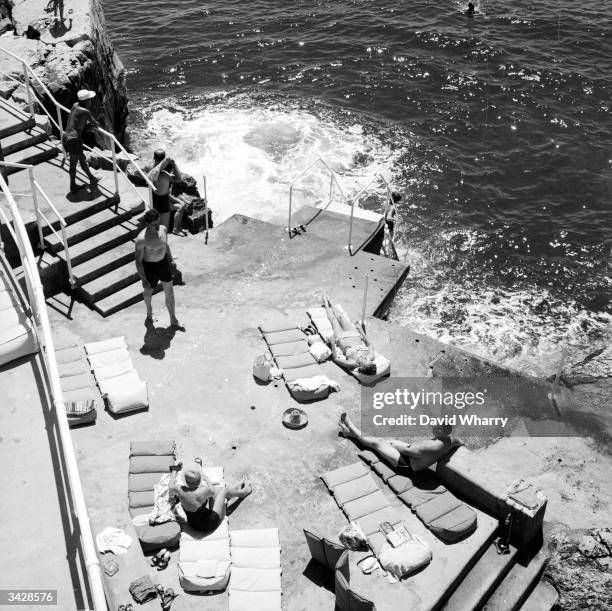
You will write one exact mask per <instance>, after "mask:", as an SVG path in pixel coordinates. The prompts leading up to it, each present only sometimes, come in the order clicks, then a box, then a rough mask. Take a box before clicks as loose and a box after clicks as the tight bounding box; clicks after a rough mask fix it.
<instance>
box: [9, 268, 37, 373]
mask: <svg viewBox="0 0 612 611" xmlns="http://www.w3.org/2000/svg"><path fill="white" fill-rule="evenodd" d="M7 269H8V263H7V262H6V260H5V259H4V257H3V256H2V260H0V367H1V366H2V365H5V364H6V363H10V362H11V361H13V360H15V359H19V358H21V357H23V356H26V355H28V354H34V353H35V352H37V351H38V340H37V338H36V332H35V329H34V326H33V324H32V321H31V320H30V318H29V317H28V316H26V314H25V312H24V309H23V304H22V303H21V301H20V299H19V297H18V294H17V292H16V290H15V287H14V285H13V282H12V281H11V278H10V277H9V275H8V274H9V273H10V272H8V271H6V270H7Z"/></svg>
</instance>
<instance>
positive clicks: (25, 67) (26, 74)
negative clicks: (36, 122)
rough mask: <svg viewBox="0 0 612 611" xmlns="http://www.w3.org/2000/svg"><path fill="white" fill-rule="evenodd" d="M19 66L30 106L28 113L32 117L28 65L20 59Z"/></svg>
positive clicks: (32, 107)
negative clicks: (21, 69)
mask: <svg viewBox="0 0 612 611" xmlns="http://www.w3.org/2000/svg"><path fill="white" fill-rule="evenodd" d="M21 67H22V68H23V81H24V83H25V86H26V90H27V92H28V105H29V107H30V114H31V115H32V118H34V102H33V101H32V91H31V90H30V78H29V76H28V66H27V64H26V63H25V62H24V61H22V62H21Z"/></svg>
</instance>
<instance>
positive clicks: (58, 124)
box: [0, 47, 155, 208]
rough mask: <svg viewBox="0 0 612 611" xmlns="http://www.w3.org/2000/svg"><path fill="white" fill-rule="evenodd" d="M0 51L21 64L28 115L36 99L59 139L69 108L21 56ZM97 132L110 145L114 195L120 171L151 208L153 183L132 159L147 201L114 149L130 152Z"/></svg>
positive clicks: (31, 111)
mask: <svg viewBox="0 0 612 611" xmlns="http://www.w3.org/2000/svg"><path fill="white" fill-rule="evenodd" d="M0 53H1V54H4V55H6V56H8V57H11V58H12V59H14V60H16V61H17V62H19V63H20V64H21V68H22V71H23V79H24V80H23V82H24V85H25V87H26V90H27V96H28V108H29V111H30V116H31V117H32V118H33V119H34V118H35V112H34V100H36V101H37V102H38V106H40V108H41V109H42V111H43V112H44V113H45V114H46V115H47V117H48V118H49V121H50V122H51V124H52V125H53V126H54V127H55V129H56V130H57V132H58V134H59V138H60V140H61V139H62V136H63V134H64V129H63V127H62V112H65V113H67V114H69V113H70V109H69V108H66V107H65V106H63V105H62V104H60V103H59V102H58V101H57V100H56V99H55V98H54V97H53V94H52V93H51V92H50V91H49V89H48V87H47V86H46V85H45V84H44V83H43V82H42V80H41V79H40V78H39V76H38V75H37V74H36V72H34V70H32V68H31V66H30V65H29V64H28V63H27V62H26V61H25V60H24V59H23V58H21V57H19V56H18V55H15V54H14V53H11V52H10V51H7V50H6V49H4V48H2V47H0ZM0 74H2V75H4V76H5V77H6V78H7V79H9V80H12V81H15V82H17V83H21V81H20V80H19V79H16V78H15V77H14V76H11V75H10V74H9V73H8V72H5V71H3V70H0ZM30 78H32V79H33V80H34V81H35V82H36V84H37V85H38V87H40V89H41V90H42V92H43V93H44V94H45V96H46V97H47V99H48V100H49V101H50V102H51V103H52V104H53V106H54V107H55V112H56V115H57V116H56V117H55V118H54V117H52V116H51V113H50V112H49V111H48V110H47V109H46V108H45V105H44V104H43V103H42V102H41V101H40V99H39V98H38V95H37V93H36V90H35V89H34V87H33V86H32V84H31V83H30ZM98 132H100V133H101V134H102V135H103V136H106V138H108V139H109V141H110V147H109V148H110V151H111V155H112V162H113V175H114V180H115V195H119V173H121V174H122V175H123V176H124V177H125V178H126V180H127V181H128V183H129V184H130V185H131V186H132V188H133V190H134V191H135V193H136V195H137V196H138V197H139V198H140V199H142V201H143V203H144V205H145V207H147V208H151V207H152V206H153V191H154V190H155V185H154V184H153V183H152V182H151V180H150V179H149V177H148V176H147V175H146V174H145V173H144V172H143V171H142V169H141V168H140V167H139V166H138V164H137V163H135V162H134V161H132V164H133V165H134V167H135V168H136V171H137V172H138V174H139V176H140V177H141V178H142V179H143V180H144V182H145V184H146V185H147V187H148V190H149V201H148V202H147V200H146V199H145V198H144V197H143V196H142V195H141V193H140V192H139V191H138V189H136V187H135V186H134V185H133V184H132V182H131V181H130V180H129V178H128V177H127V174H126V173H125V172H124V171H123V170H122V169H121V168H120V167H119V164H118V163H117V153H116V149H119V150H120V151H121V152H122V153H123V154H124V155H125V157H126V159H130V160H131V157H130V154H129V153H128V152H127V151H126V150H125V148H124V147H123V145H122V144H121V143H120V142H119V140H117V138H116V137H115V136H114V134H112V133H111V132H108V131H106V130H105V129H102V128H101V127H99V128H98ZM85 148H86V149H87V150H89V151H91V150H92V149H91V147H89V146H86V147H85Z"/></svg>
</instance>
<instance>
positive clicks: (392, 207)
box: [385, 191, 402, 241]
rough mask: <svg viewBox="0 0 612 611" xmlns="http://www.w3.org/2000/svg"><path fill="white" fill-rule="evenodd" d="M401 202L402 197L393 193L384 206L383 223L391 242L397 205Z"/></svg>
mask: <svg viewBox="0 0 612 611" xmlns="http://www.w3.org/2000/svg"><path fill="white" fill-rule="evenodd" d="M401 200H402V196H401V195H400V194H399V193H396V192H395V191H394V192H393V193H391V197H390V198H389V199H388V200H387V203H386V205H385V223H386V225H387V230H388V231H389V237H390V238H391V240H392V241H393V235H394V233H395V223H396V221H397V203H398V202H400V201H401Z"/></svg>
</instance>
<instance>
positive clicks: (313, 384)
mask: <svg viewBox="0 0 612 611" xmlns="http://www.w3.org/2000/svg"><path fill="white" fill-rule="evenodd" d="M287 386H289V389H290V390H303V391H306V392H314V391H317V390H322V389H323V388H331V389H333V390H335V391H338V390H340V385H339V384H338V382H336V381H335V380H331V379H330V378H328V377H327V376H325V375H318V376H312V377H311V378H298V379H297V380H291V382H287Z"/></svg>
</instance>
